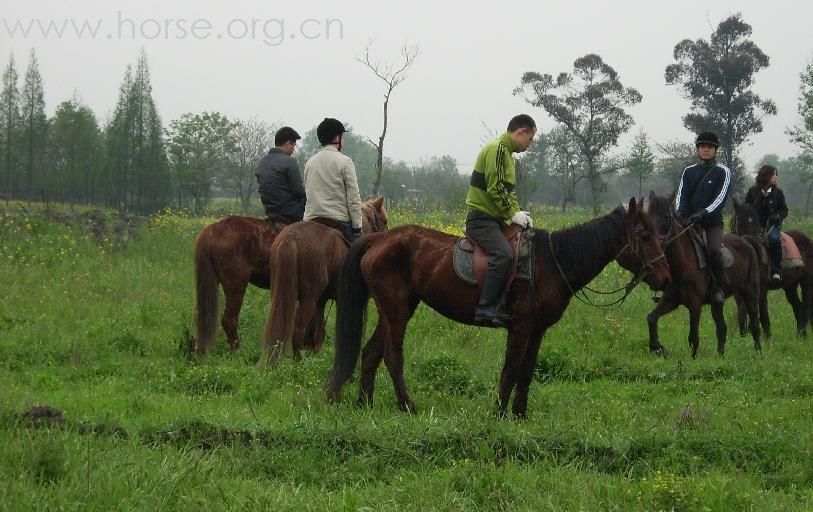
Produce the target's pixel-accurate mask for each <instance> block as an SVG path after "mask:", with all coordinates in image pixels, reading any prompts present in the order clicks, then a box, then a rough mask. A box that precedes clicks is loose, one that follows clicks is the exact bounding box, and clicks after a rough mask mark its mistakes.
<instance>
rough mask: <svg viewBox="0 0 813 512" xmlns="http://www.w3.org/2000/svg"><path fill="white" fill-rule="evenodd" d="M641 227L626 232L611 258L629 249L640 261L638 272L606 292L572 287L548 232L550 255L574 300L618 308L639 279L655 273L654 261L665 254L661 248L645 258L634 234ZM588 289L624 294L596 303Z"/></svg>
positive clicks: (601, 307) (586, 287)
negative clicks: (612, 299) (605, 301)
mask: <svg viewBox="0 0 813 512" xmlns="http://www.w3.org/2000/svg"><path fill="white" fill-rule="evenodd" d="M643 229H644V227H643V226H638V227H636V228H635V230H633V231H631V232H627V243H626V244H624V246H623V247H622V248H621V250H620V251H618V253H617V254H616V255H615V258H613V260H617V259H618V258H619V257H620V256H621V255H622V254H623V253H624V251H626V250H627V249H629V250H630V252H631V254H632V255H633V256H635V257H637V258H638V260H639V261H640V263H641V270H640V272H638V273H637V274H635V275H634V276H633V277H632V279H630V281H629V282H628V283H627V284H626V285H624V286H622V287H621V288H617V289H615V290H611V291H606V292H605V291H601V290H595V289H593V288H590V287H589V286H587V285H585V286H583V287H582V288H581V289H579V290H574V289H573V286H572V285H571V284H570V281H568V279H567V276H566V275H565V271H564V270H563V269H562V265H561V264H560V263H559V260H558V259H557V258H556V250H555V248H554V246H553V233H548V248H549V249H550V253H551V256H552V257H553V262H554V263H555V264H556V268H557V269H558V270H559V275H560V276H561V277H562V280H563V281H564V282H565V285H567V288H568V290H570V293H571V294H572V295H573V297H575V298H576V300H578V301H579V302H581V303H582V304H587V305H588V306H592V307H594V308H599V309H617V308H620V307H621V306H622V305H623V304H624V302H625V301H626V300H627V298H628V297H629V296H630V294H631V293H632V291H633V290H634V289H635V287H636V286H638V285H639V284H641V281H643V280H644V279H645V278H646V277H647V276H649V275H651V274H654V273H655V263H656V262H658V261H660V260H661V259H664V258H666V255H665V254H664V253H663V248H661V250H660V251H659V252H660V254H658V255H657V256H655V257H653V258H651V259H649V260H647V259H646V258H645V255H644V254H643V251H642V250H641V244H640V240H639V239H638V236H635V235H638V234H639V233H640V232H641V231H642V230H643ZM588 291H589V292H592V293H595V294H597V295H615V294H617V293H620V292H624V295H622V296H621V297H620V298H618V299H616V300H614V301H612V302H609V303H606V304H597V303H595V302H593V300H592V299H591V298H590V296H589V295H587V292H588Z"/></svg>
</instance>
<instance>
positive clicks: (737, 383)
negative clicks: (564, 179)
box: [0, 205, 813, 511]
mask: <svg viewBox="0 0 813 512" xmlns="http://www.w3.org/2000/svg"><path fill="white" fill-rule="evenodd" d="M13 206H14V205H12V208H11V209H10V212H11V213H10V214H5V215H0V365H1V366H0V390H1V391H0V436H2V439H1V440H0V441H1V442H0V507H2V509H4V510H78V509H81V510H130V509H140V510H224V509H235V510H248V509H252V510H430V509H437V510H495V509H496V510H505V509H508V510H585V511H593V510H623V511H627V510H647V511H649V510H664V511H671V510H675V511H694V510H721V511H731V510H758V511H766V510H783V511H791V510H800V511H801V510H811V509H813V434H812V433H811V428H810V425H811V420H813V400H811V394H813V368H812V367H811V364H810V361H811V354H813V347H811V341H810V340H799V339H797V338H796V337H795V334H794V330H795V329H794V324H793V321H792V315H791V312H790V307H789V306H788V304H787V303H786V301H785V299H784V297H783V296H782V295H781V294H777V293H773V294H772V295H771V312H772V319H773V325H774V340H773V342H772V343H768V344H765V345H764V349H763V354H762V355H757V354H755V353H754V350H753V346H752V342H751V340H750V339H744V338H740V337H738V336H737V334H736V329H735V328H734V325H733V324H734V322H733V308H732V304H728V305H727V309H726V316H727V318H728V319H729V334H730V336H729V341H728V346H727V352H726V356H725V357H724V358H720V357H718V356H717V355H716V352H715V346H716V344H715V342H714V340H713V329H712V326H711V320H710V315H709V314H708V311H705V312H704V315H703V320H702V324H701V348H700V357H699V358H698V359H697V360H694V361H693V360H691V358H690V357H689V349H688V345H687V342H686V337H687V334H688V327H687V315H686V312H685V310H679V311H677V312H675V313H673V314H672V315H670V316H668V317H666V318H665V319H663V320H662V323H661V332H662V341H664V342H665V343H666V344H667V346H668V348H669V349H670V350H671V356H670V357H669V358H668V359H660V358H657V357H654V356H652V355H650V354H649V352H648V350H647V333H646V322H645V315H646V313H647V312H648V311H649V310H650V309H651V307H652V302H651V300H650V295H651V294H650V293H649V291H648V290H645V289H644V288H641V289H638V290H636V292H635V293H634V294H633V295H632V297H631V298H630V300H629V301H628V302H627V303H626V304H625V305H624V306H623V307H622V308H621V309H616V310H612V311H599V310H595V309H590V308H588V307H586V306H583V305H582V304H580V303H576V302H573V303H572V304H571V306H570V308H569V309H568V311H567V313H566V314H565V316H564V318H563V319H562V321H561V322H560V323H559V324H558V325H557V326H556V327H555V328H553V329H551V330H550V331H549V332H548V334H547V336H546V339H545V342H544V344H543V347H542V350H541V353H540V356H539V361H538V368H537V374H536V380H535V381H534V384H533V386H532V389H531V397H530V402H529V408H528V410H529V414H530V417H529V419H528V420H526V421H516V420H513V419H502V420H501V419H497V418H496V417H495V414H494V411H495V408H494V402H495V391H496V381H497V375H498V372H499V370H500V367H501V364H502V359H503V350H504V347H505V341H504V332H503V331H495V330H487V329H478V328H473V327H467V326H461V325H457V324H453V323H451V322H450V321H448V320H446V319H444V318H442V317H440V316H439V315H438V314H436V313H434V312H433V311H431V310H430V309H428V308H426V307H423V306H421V308H419V310H418V312H417V314H416V316H415V318H414V320H413V322H412V323H411V324H410V328H409V330H408V333H407V339H406V343H405V356H406V377H407V383H408V385H409V386H410V389H411V391H412V395H413V398H414V399H415V402H416V406H417V407H418V413H417V414H415V415H406V414H403V413H400V412H399V411H398V409H397V407H396V405H395V400H394V396H393V392H392V386H391V383H390V380H389V376H388V374H387V373H386V371H385V370H384V369H383V368H382V369H381V370H380V372H379V377H378V384H379V385H378V387H377V393H376V404H375V406H374V407H373V408H372V409H358V408H356V407H355V406H354V405H353V400H352V398H353V397H354V395H355V393H356V391H357V386H356V383H355V382H352V383H351V384H350V385H349V386H348V387H347V388H346V391H345V400H344V402H343V403H341V404H340V405H338V406H330V405H328V404H327V403H326V401H325V399H324V392H323V384H324V381H325V377H326V374H327V371H328V369H329V366H330V363H331V360H332V348H331V341H332V333H333V328H332V323H333V321H332V318H331V319H330V320H329V322H328V338H329V341H328V344H327V345H326V350H325V351H324V352H323V353H321V354H318V355H310V356H308V357H306V358H305V359H304V360H303V361H301V362H299V363H296V362H293V361H291V360H285V361H283V362H282V363H281V364H280V365H279V366H278V367H276V368H274V369H273V370H270V371H267V372H261V371H259V370H257V369H256V368H255V362H256V361H257V359H258V357H259V342H260V335H261V330H262V327H263V323H264V321H265V315H266V311H267V308H268V296H267V292H263V291H261V290H257V289H251V290H250V291H249V294H248V296H247V297H246V302H245V306H244V309H243V313H242V316H241V334H242V337H243V342H244V348H243V349H242V350H241V351H239V352H237V353H231V352H230V351H228V350H227V349H226V346H225V343H224V342H223V336H222V333H221V335H220V336H221V338H220V339H221V341H220V342H219V346H218V350H217V351H216V353H215V354H214V355H212V356H210V357H207V358H205V359H195V358H189V357H188V356H187V355H186V353H185V352H184V351H183V348H184V347H185V346H186V344H187V343H188V340H189V328H190V326H191V321H192V315H193V305H194V297H193V287H192V259H191V255H192V247H193V242H194V239H195V236H196V233H197V231H198V230H199V229H200V228H201V227H202V226H203V225H204V224H205V223H206V222H208V221H211V220H212V219H194V218H188V217H185V216H183V215H179V214H172V213H165V214H161V215H156V216H154V217H152V218H150V219H143V220H140V221H138V222H137V223H135V224H130V223H125V222H123V221H122V220H121V219H118V218H117V217H115V216H114V215H112V214H111V213H106V212H99V211H84V212H81V211H77V212H74V213H69V212H67V211H65V212H63V213H62V214H53V213H52V214H48V215H46V214H44V213H41V212H40V210H39V209H38V208H37V207H36V206H34V207H31V208H29V211H30V214H28V215H26V214H23V213H22V210H21V209H19V208H13ZM462 218H463V217H462V214H460V215H459V216H457V217H456V216H454V215H451V214H443V215H441V214H426V215H419V214H417V213H409V212H394V213H393V214H392V222H391V225H395V224H399V223H405V222H419V223H422V224H427V225H430V226H434V227H439V228H442V229H446V230H448V231H454V230H459V228H460V226H461V224H462ZM534 218H535V220H536V221H537V224H541V225H542V226H543V227H547V228H558V227H562V226H565V225H569V224H572V223H573V222H575V221H577V220H584V219H586V217H585V215H584V214H578V215H571V216H568V217H563V216H561V215H559V214H558V213H556V212H555V211H553V210H544V211H542V210H540V211H537V212H535V214H534ZM791 224H792V223H788V227H790V226H791ZM795 224H796V226H799V225H800V223H799V222H796V223H795ZM803 227H805V226H804V225H803ZM806 227H810V226H806ZM808 232H813V230H810V229H809V230H808ZM628 277H629V276H628V275H627V274H625V273H624V272H623V271H622V270H620V269H619V268H618V267H616V266H615V265H612V266H610V267H608V269H607V270H606V271H605V273H604V274H602V276H600V277H599V279H598V280H597V286H599V287H603V288H610V287H614V285H618V284H620V283H621V282H622V281H623V280H625V279H628ZM369 328H370V326H369V325H368V329H369ZM35 406H41V407H42V406H48V407H52V408H53V409H44V408H40V409H32V408H34V407H35Z"/></svg>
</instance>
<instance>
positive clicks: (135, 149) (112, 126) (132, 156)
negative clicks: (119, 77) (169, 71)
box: [106, 51, 171, 213]
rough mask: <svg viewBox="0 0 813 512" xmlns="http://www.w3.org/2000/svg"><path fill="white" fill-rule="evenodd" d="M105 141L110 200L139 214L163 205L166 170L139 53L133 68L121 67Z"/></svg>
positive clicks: (167, 187)
mask: <svg viewBox="0 0 813 512" xmlns="http://www.w3.org/2000/svg"><path fill="white" fill-rule="evenodd" d="M106 140H107V160H108V162H107V165H108V167H109V170H110V175H109V176H110V179H109V182H108V184H107V188H108V191H109V192H108V200H109V203H110V204H111V205H113V206H115V207H117V208H119V209H120V210H123V211H136V212H140V213H149V212H152V211H155V210H157V209H159V208H161V207H162V206H165V205H166V204H167V202H168V200H169V198H170V193H171V188H170V187H171V180H170V172H169V167H168V165H167V158H166V148H165V145H164V138H163V127H162V123H161V118H160V116H159V115H158V110H157V108H156V106H155V101H154V100H153V98H152V85H151V81H150V71H149V66H148V64H147V56H146V54H145V53H144V52H143V51H142V53H141V55H140V56H139V59H138V62H137V64H136V68H135V72H133V71H132V68H131V67H130V66H128V67H127V69H126V71H125V74H124V79H123V81H122V84H121V87H120V88H119V99H118V103H117V104H116V108H115V110H114V112H113V116H112V118H111V120H110V123H109V125H108V127H107V130H106Z"/></svg>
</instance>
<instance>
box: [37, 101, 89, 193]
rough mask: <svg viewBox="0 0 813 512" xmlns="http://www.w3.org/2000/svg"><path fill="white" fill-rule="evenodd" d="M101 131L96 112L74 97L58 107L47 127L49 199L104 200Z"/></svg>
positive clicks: (45, 179) (46, 183) (45, 183)
mask: <svg viewBox="0 0 813 512" xmlns="http://www.w3.org/2000/svg"><path fill="white" fill-rule="evenodd" d="M102 151H103V145H102V133H101V130H100V129H99V124H98V122H97V121H96V116H95V115H94V113H93V111H92V110H91V109H90V108H89V107H87V106H85V105H82V104H81V103H80V102H79V100H78V99H76V98H74V99H72V100H69V101H64V102H62V103H60V104H59V106H57V108H56V113H55V114H54V117H53V118H52V119H51V120H50V126H49V129H48V173H47V174H46V175H44V176H43V180H42V184H41V193H42V197H43V198H44V199H45V200H46V201H49V200H56V201H64V202H69V203H71V204H73V203H78V202H84V203H89V204H90V203H96V202H100V200H101V197H100V195H101V193H102V190H101V186H102V183H103V181H102V178H103V176H102V166H101V163H102Z"/></svg>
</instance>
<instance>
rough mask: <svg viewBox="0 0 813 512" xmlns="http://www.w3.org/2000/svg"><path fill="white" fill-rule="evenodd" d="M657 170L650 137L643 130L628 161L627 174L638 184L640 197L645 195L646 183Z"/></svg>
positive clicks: (639, 133)
mask: <svg viewBox="0 0 813 512" xmlns="http://www.w3.org/2000/svg"><path fill="white" fill-rule="evenodd" d="M654 170H655V154H654V153H653V152H652V148H651V147H650V145H649V137H647V135H646V133H644V131H643V130H641V131H640V132H638V135H637V136H636V137H635V140H634V141H633V143H632V149H631V150H630V154H629V158H628V159H627V172H628V173H629V174H630V176H632V177H633V178H635V180H636V181H637V182H638V196H639V197H642V196H643V195H644V181H645V180H647V179H648V178H649V177H650V176H651V175H652V172H653V171H654Z"/></svg>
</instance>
